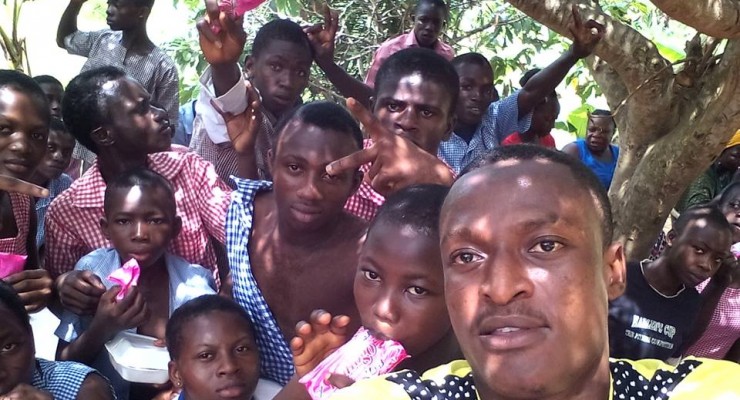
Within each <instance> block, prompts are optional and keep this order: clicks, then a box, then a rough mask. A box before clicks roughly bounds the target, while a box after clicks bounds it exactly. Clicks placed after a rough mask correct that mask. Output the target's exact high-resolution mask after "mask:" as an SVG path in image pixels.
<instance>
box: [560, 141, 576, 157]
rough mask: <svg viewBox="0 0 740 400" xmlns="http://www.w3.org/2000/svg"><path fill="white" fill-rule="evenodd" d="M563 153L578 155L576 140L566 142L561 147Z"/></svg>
mask: <svg viewBox="0 0 740 400" xmlns="http://www.w3.org/2000/svg"><path fill="white" fill-rule="evenodd" d="M563 153H565V154H568V155H571V156H573V157H578V156H579V155H578V145H577V144H576V142H573V143H568V144H566V145H565V147H563Z"/></svg>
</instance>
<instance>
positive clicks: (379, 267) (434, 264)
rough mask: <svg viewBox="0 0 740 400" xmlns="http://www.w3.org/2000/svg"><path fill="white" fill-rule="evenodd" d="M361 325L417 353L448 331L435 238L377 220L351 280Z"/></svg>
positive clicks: (410, 351)
mask: <svg viewBox="0 0 740 400" xmlns="http://www.w3.org/2000/svg"><path fill="white" fill-rule="evenodd" d="M354 293H355V303H356V304H357V309H358V310H359V312H360V317H361V319H362V325H363V326H364V327H366V328H368V329H369V330H371V331H373V332H376V333H377V334H379V335H380V336H382V337H387V338H390V339H394V340H397V341H399V342H401V344H402V345H403V346H404V348H405V349H406V351H408V353H409V354H410V355H411V356H413V357H416V356H419V355H420V354H422V353H423V352H425V351H427V350H429V349H430V348H431V347H433V346H434V345H435V344H436V343H438V342H439V341H440V340H442V339H443V338H444V337H445V336H446V335H447V334H448V333H450V329H451V327H450V322H449V317H448V316H447V308H446V306H445V297H444V277H443V275H442V266H441V265H440V259H439V244H438V240H437V238H436V235H435V237H428V236H425V235H423V234H420V233H417V232H416V231H415V230H414V228H413V227H410V226H408V225H406V226H400V225H397V224H394V223H389V222H379V223H377V224H376V225H374V226H373V227H372V229H371V230H370V233H369V234H368V237H367V241H366V242H365V244H364V246H363V247H362V251H361V253H360V260H359V263H358V268H357V275H356V276H355V284H354Z"/></svg>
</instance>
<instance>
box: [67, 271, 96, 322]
mask: <svg viewBox="0 0 740 400" xmlns="http://www.w3.org/2000/svg"><path fill="white" fill-rule="evenodd" d="M56 287H57V293H59V300H60V301H61V303H62V305H63V306H64V308H66V309H68V310H70V311H72V312H73V313H75V314H77V315H92V314H93V313H95V310H96V309H97V308H98V303H99V302H100V296H102V295H103V293H105V285H103V282H102V281H101V280H100V278H99V277H98V276H97V275H95V274H94V273H92V271H70V272H67V273H66V274H64V275H62V276H60V277H59V278H57V281H56Z"/></svg>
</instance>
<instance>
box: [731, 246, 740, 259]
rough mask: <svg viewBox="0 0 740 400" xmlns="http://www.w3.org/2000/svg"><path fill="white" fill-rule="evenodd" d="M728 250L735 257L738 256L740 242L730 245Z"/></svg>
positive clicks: (739, 253)
mask: <svg viewBox="0 0 740 400" xmlns="http://www.w3.org/2000/svg"><path fill="white" fill-rule="evenodd" d="M730 252H731V253H732V255H733V256H735V258H740V242H737V243H735V244H733V245H732V247H730Z"/></svg>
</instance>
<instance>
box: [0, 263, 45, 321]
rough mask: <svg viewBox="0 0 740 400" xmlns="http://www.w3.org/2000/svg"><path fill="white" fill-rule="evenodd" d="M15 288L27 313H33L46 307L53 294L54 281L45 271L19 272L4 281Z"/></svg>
mask: <svg viewBox="0 0 740 400" xmlns="http://www.w3.org/2000/svg"><path fill="white" fill-rule="evenodd" d="M4 280H5V282H7V283H8V284H10V285H11V286H13V289H15V291H16V293H18V296H19V297H20V298H21V301H23V305H24V306H26V311H28V312H29V313H33V312H36V311H39V310H41V309H42V308H44V307H46V304H47V303H48V302H49V299H50V298H51V293H52V290H51V289H52V287H53V286H54V281H53V280H52V279H51V277H50V276H49V272H47V271H46V270H44V269H30V270H26V271H21V272H18V273H17V274H13V275H10V276H8V277H7V278H5V279H4Z"/></svg>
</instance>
